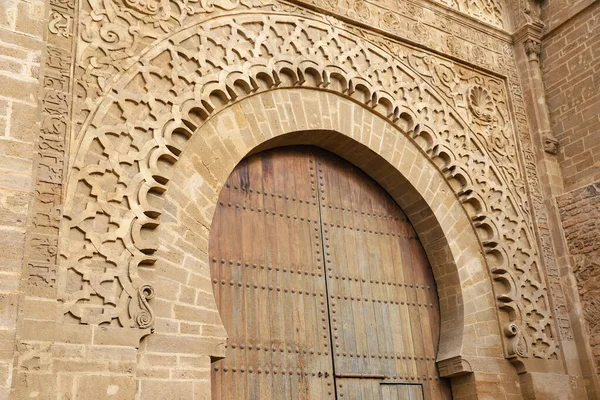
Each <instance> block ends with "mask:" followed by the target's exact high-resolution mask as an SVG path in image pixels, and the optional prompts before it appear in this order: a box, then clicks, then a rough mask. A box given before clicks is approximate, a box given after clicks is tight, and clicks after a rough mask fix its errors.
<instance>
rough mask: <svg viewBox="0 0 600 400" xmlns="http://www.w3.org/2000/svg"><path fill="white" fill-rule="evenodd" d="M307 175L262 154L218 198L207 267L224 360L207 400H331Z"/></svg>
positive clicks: (290, 153)
mask: <svg viewBox="0 0 600 400" xmlns="http://www.w3.org/2000/svg"><path fill="white" fill-rule="evenodd" d="M310 168H314V159H313V158H312V157H309V156H307V154H306V153H305V152H298V151H294V150H293V149H288V150H286V151H282V152H279V153H277V154H270V153H262V154H260V155H257V156H254V157H251V158H248V159H246V160H244V161H242V163H241V164H240V165H239V166H238V167H237V168H236V169H235V171H234V172H233V173H232V175H231V177H230V178H229V180H228V181H227V184H226V185H225V187H224V188H223V190H222V191H221V195H220V197H219V205H218V209H217V210H216V213H215V218H214V222H213V225H212V233H211V235H214V236H211V241H210V257H211V260H212V265H211V274H212V277H213V287H214V290H215V295H216V298H217V302H218V307H219V310H220V313H221V317H222V319H223V324H224V325H225V328H226V330H227V333H228V335H229V340H228V342H227V351H226V358H225V359H223V360H221V361H218V362H215V363H213V371H212V382H213V383H212V387H213V398H215V399H227V400H230V399H277V398H286V399H321V398H322V399H326V398H330V397H331V398H333V369H332V360H331V354H330V349H329V346H330V341H329V326H328V323H327V304H326V294H325V280H324V276H323V263H322V260H321V258H322V255H321V252H322V250H321V246H322V244H321V238H320V225H319V211H318V207H317V199H316V197H313V194H314V193H313V192H315V190H316V181H315V179H313V180H312V181H311V176H310V171H311V170H310ZM213 238H217V239H216V240H214V239H213ZM329 393H332V395H329Z"/></svg>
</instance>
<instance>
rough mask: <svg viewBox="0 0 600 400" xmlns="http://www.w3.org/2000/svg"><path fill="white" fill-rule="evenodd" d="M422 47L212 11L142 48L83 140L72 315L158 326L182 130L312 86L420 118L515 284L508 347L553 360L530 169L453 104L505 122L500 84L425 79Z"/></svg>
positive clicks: (323, 26) (440, 75)
mask: <svg viewBox="0 0 600 400" xmlns="http://www.w3.org/2000/svg"><path fill="white" fill-rule="evenodd" d="M290 29H292V32H294V34H293V35H290V32H291V31H290ZM223 32H227V34H223ZM302 38H311V42H312V43H313V44H314V46H306V45H305V43H303V42H302V40H303V39H302ZM315 47H316V48H315ZM256 49H262V50H261V51H257V50H256ZM412 51H413V50H410V49H409V48H401V46H398V49H397V51H395V53H396V54H395V55H392V54H391V53H390V52H387V51H386V50H383V49H382V47H379V46H375V45H372V44H370V43H369V42H366V41H365V40H363V39H360V38H358V37H357V36H356V35H353V34H351V33H348V32H345V31H343V30H340V29H338V28H336V27H333V26H331V25H330V24H328V23H325V22H321V21H317V20H313V19H310V18H307V17H306V16H303V17H302V18H298V17H297V16H293V15H291V16H284V15H280V14H275V13H272V14H269V15H268V18H266V17H265V14H264V13H263V14H261V15H240V16H236V17H232V16H229V17H227V18H213V19H211V20H210V21H207V22H206V23H204V24H203V25H202V26H190V27H188V28H186V29H184V30H182V31H180V32H177V33H176V34H173V35H171V36H170V37H169V40H168V41H167V40H165V41H162V42H161V44H160V45H157V46H156V47H154V48H153V49H152V50H151V51H149V52H147V53H145V54H144V56H143V57H141V58H140V59H139V60H138V61H137V62H136V63H135V64H133V65H132V66H131V68H129V70H128V71H127V72H126V73H125V74H124V75H123V76H124V78H123V79H122V80H121V81H119V82H118V83H117V84H115V85H114V87H113V90H110V91H108V92H107V93H108V95H107V96H106V98H104V100H103V102H102V105H101V106H99V107H98V108H97V111H96V112H94V113H93V114H92V115H93V116H92V117H91V118H90V120H89V121H88V123H87V124H86V128H85V130H84V131H83V133H82V134H81V139H80V145H79V146H78V147H79V151H78V153H77V155H76V156H75V158H74V161H73V168H74V169H73V171H74V172H73V173H72V174H71V175H70V179H69V183H68V184H69V187H70V189H69V190H67V191H66V193H68V194H69V195H68V196H69V198H68V199H67V202H66V207H65V218H64V220H63V223H64V227H63V228H64V229H63V232H66V233H68V234H65V236H64V243H63V246H62V249H64V251H65V254H64V258H65V265H66V266H67V269H66V270H65V269H62V271H67V273H66V274H65V276H63V279H62V282H63V286H62V296H63V298H65V299H68V301H67V302H65V309H64V312H65V313H70V314H72V315H75V316H76V317H77V318H82V317H79V316H80V315H84V314H85V313H86V312H87V314H85V315H93V316H95V318H96V320H95V321H98V320H99V319H105V320H106V321H107V322H109V321H110V322H112V321H113V320H118V321H119V322H120V323H121V324H122V325H123V326H126V327H142V326H146V325H147V324H149V323H151V322H150V321H152V319H153V316H152V313H151V312H150V310H149V308H148V303H147V300H149V299H150V298H151V297H152V293H153V292H152V290H150V291H148V290H141V288H144V287H145V286H144V285H145V283H144V282H146V281H147V279H142V275H143V276H151V268H148V265H149V264H151V263H152V262H153V261H154V258H153V253H154V251H155V250H156V248H157V246H158V244H157V238H156V236H155V234H154V233H153V230H154V229H155V227H156V226H157V225H158V224H159V223H160V214H161V208H160V205H157V203H156V201H155V199H160V198H161V196H162V193H163V192H164V191H165V190H167V189H168V185H167V183H168V174H166V173H165V170H164V169H165V168H166V169H168V166H169V165H170V164H172V163H174V162H176V161H177V158H178V156H179V154H180V153H181V151H183V148H184V147H185V140H183V141H182V140H181V138H187V137H191V136H192V135H193V133H194V131H195V130H196V129H197V128H198V127H199V126H201V125H202V124H203V123H204V122H205V121H206V119H207V118H209V117H210V115H212V114H214V113H215V112H218V111H219V110H220V109H221V107H223V106H225V105H227V104H230V103H232V102H234V101H238V100H240V99H243V98H245V97H246V96H249V95H251V94H254V93H257V92H259V91H262V90H273V89H277V88H284V87H288V86H289V87H297V86H307V87H312V88H314V89H316V90H322V89H325V88H327V90H338V92H339V95H340V96H346V97H351V98H352V99H353V100H354V101H357V102H362V103H363V104H364V106H365V107H368V108H370V109H372V110H373V111H374V112H376V113H378V114H380V115H381V116H382V117H384V118H387V119H388V121H390V123H395V122H396V121H397V120H398V119H399V117H400V115H401V114H402V115H408V116H410V119H411V120H412V121H413V122H414V126H416V125H419V129H418V130H417V131H412V130H411V129H409V131H407V132H406V134H408V135H412V136H413V137H414V138H416V137H421V139H422V140H420V143H422V146H423V151H424V152H425V153H426V154H427V155H428V156H429V157H431V158H432V159H435V160H437V161H438V163H441V165H439V167H440V169H441V170H442V171H443V173H444V175H445V177H446V179H448V180H450V181H453V182H454V183H455V184H456V186H455V187H456V188H457V189H456V195H457V197H458V199H459V200H460V201H461V202H462V203H463V204H465V210H466V212H467V213H469V215H470V217H471V218H472V220H473V222H474V225H475V226H476V228H477V233H478V235H479V238H480V241H481V244H482V247H483V249H484V253H485V255H486V259H487V260H488V264H489V265H490V268H491V272H492V273H493V274H494V276H495V278H496V279H497V280H498V281H500V282H502V283H503V284H504V289H503V290H502V292H501V293H497V297H498V301H499V308H500V309H501V310H503V311H506V314H507V315H508V319H509V320H510V323H511V324H514V326H516V327H517V328H516V333H515V334H514V335H512V333H511V332H515V329H513V326H512V325H511V329H509V330H505V339H506V341H507V348H509V349H514V352H513V351H512V350H510V351H507V352H508V353H509V354H508V355H509V356H512V354H513V353H514V354H516V355H518V356H521V357H527V356H534V357H539V358H552V357H554V356H555V354H556V340H555V339H554V337H553V334H552V328H551V321H550V313H549V309H548V302H547V297H546V289H545V285H544V283H543V281H542V280H541V274H540V271H539V255H538V253H537V249H536V247H535V243H536V241H535V239H534V235H533V232H532V231H531V221H530V219H529V216H528V212H529V211H528V208H527V205H526V203H527V202H526V201H523V199H522V198H520V196H521V195H522V194H521V193H520V192H521V190H520V189H518V188H521V187H522V180H523V178H522V177H521V176H520V170H519V169H518V168H514V167H511V162H512V161H507V162H506V163H504V162H499V161H498V159H497V158H496V157H495V156H494V155H493V154H492V153H493V150H492V149H491V148H490V145H489V144H488V143H486V140H485V139H484V138H483V133H482V132H484V131H483V130H482V131H481V132H479V133H477V132H475V131H474V130H473V129H475V128H472V127H471V126H470V125H471V124H470V123H469V122H468V119H467V118H466V115H465V113H464V112H463V111H462V110H461V109H460V105H459V104H458V102H456V101H455V100H452V99H453V98H455V97H456V96H455V95H456V94H457V93H462V94H461V96H464V93H465V91H467V90H468V91H469V95H467V96H466V97H467V99H466V100H465V101H466V102H467V103H468V104H467V105H465V106H464V107H465V110H466V109H468V110H470V112H472V113H473V115H476V116H475V118H476V119H477V120H478V121H481V122H482V126H483V125H486V124H489V123H488V122H487V121H488V120H489V119H490V115H492V117H491V118H492V119H493V118H494V116H493V111H492V110H491V108H490V101H489V99H488V96H489V95H490V93H492V92H491V91H490V89H488V88H485V89H483V87H480V88H475V87H474V86H473V83H472V82H462V81H461V80H460V79H459V78H457V77H456V76H453V74H452V71H453V70H454V69H456V68H457V67H456V66H455V65H454V64H452V63H450V62H444V63H440V64H439V65H436V66H432V68H433V70H434V72H433V73H431V76H425V75H421V74H420V73H418V72H417V71H416V70H415V68H413V67H411V66H409V65H408V63H407V61H406V60H407V58H408V55H409V54H411V52H412ZM175 55H177V57H175ZM199 55H201V57H199ZM441 64H444V65H441ZM431 65H433V63H432V64H431ZM190 71H196V73H194V74H190ZM307 77H311V79H306V78H307ZM284 78H285V79H284ZM333 81H336V82H337V83H339V84H336V85H330V83H331V82H333ZM438 85H442V86H444V87H448V94H447V95H441V94H440V91H439V90H438V89H436V87H437V86H438ZM158 88H160V89H158ZM336 88H337V89H336ZM499 93H501V92H499ZM492 97H493V96H492ZM215 99H219V101H218V102H216V100H215ZM504 102H505V100H504ZM473 110H475V111H473ZM475 113H477V114H475ZM132 127H135V129H133V130H132ZM506 132H510V128H506ZM159 165H160V167H159ZM523 192H524V191H523ZM149 197H152V198H153V200H152V201H150V200H149ZM76 271H79V272H76ZM146 288H147V287H146ZM140 290H141V291H140ZM131 302H135V303H134V306H133V308H128V304H129V303H131ZM92 304H93V306H92ZM115 304H116V306H115ZM90 307H91V309H89V308H90ZM85 309H89V310H87V311H86V310H85ZM127 314H128V315H127ZM82 322H83V321H82ZM509 335H512V336H509ZM515 337H516V338H518V339H517V340H516V343H517V344H516V345H513V344H512V343H513V338H515Z"/></svg>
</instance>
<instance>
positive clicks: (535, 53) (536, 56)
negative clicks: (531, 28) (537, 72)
mask: <svg viewBox="0 0 600 400" xmlns="http://www.w3.org/2000/svg"><path fill="white" fill-rule="evenodd" d="M523 44H524V46H525V54H527V57H528V58H529V61H539V60H540V54H541V53H542V43H541V42H540V41H539V40H537V39H532V38H529V39H527V40H525V42H524V43H523Z"/></svg>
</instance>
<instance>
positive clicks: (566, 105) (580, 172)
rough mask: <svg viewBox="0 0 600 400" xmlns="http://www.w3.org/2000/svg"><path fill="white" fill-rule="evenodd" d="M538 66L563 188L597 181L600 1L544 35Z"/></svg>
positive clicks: (599, 153)
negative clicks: (541, 72)
mask: <svg viewBox="0 0 600 400" xmlns="http://www.w3.org/2000/svg"><path fill="white" fill-rule="evenodd" d="M550 3H553V2H550ZM567 3H568V2H562V4H567ZM557 4H561V2H558V3H557ZM556 7H558V6H556ZM548 10H549V11H550V10H554V8H552V9H550V8H549V7H548ZM559 11H560V10H556V11H553V12H556V13H559V14H560V12H559ZM549 17H550V16H549ZM542 68H543V78H544V84H545V87H546V96H547V101H548V111H549V113H550V120H551V123H552V131H553V133H554V135H555V136H556V138H557V139H558V141H559V162H560V165H561V169H562V174H563V179H564V186H565V190H567V191H568V190H572V189H575V188H578V187H581V186H583V185H587V184H590V183H593V182H596V181H598V180H600V118H599V114H600V112H599V110H600V92H599V91H598V86H600V2H598V1H596V2H594V3H593V4H591V5H590V6H589V7H587V8H586V9H584V10H582V11H581V12H580V13H579V14H577V15H576V16H574V17H573V18H572V19H570V20H568V21H564V23H562V25H560V26H558V27H556V29H554V30H552V31H550V32H549V33H548V34H547V35H546V37H545V38H544V40H543V42H542Z"/></svg>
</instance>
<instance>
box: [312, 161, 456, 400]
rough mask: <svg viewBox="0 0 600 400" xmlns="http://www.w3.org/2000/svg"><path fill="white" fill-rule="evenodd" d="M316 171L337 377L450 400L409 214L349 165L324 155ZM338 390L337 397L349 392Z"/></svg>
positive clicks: (427, 274)
mask: <svg viewBox="0 0 600 400" xmlns="http://www.w3.org/2000/svg"><path fill="white" fill-rule="evenodd" d="M317 166H318V183H319V204H320V209H321V219H322V222H321V223H322V225H323V241H324V246H325V251H326V258H325V262H326V272H327V274H326V278H327V285H328V294H329V312H330V318H331V326H332V338H333V349H334V368H335V372H336V376H344V375H361V374H362V375H370V376H372V375H382V376H385V377H386V378H388V379H393V380H395V381H403V382H407V383H418V384H419V385H422V386H423V388H424V391H425V393H426V398H434V399H438V398H446V397H444V396H445V394H444V393H445V392H447V390H446V388H444V387H442V386H445V382H444V383H442V384H440V381H439V378H438V376H437V370H436V367H435V355H436V354H435V347H436V345H437V341H438V336H439V332H438V328H437V326H438V325H439V317H438V314H437V312H436V311H434V309H437V304H438V301H437V297H436V291H435V284H434V281H433V276H432V274H431V268H430V267H429V264H428V262H427V258H426V256H425V253H424V251H423V248H422V246H421V244H420V242H419V241H418V238H417V236H416V233H415V232H414V230H413V228H412V226H411V225H410V223H409V222H408V220H407V217H406V215H405V214H404V213H403V212H402V210H401V209H400V208H399V207H398V206H397V205H396V204H395V203H394V202H393V200H392V199H391V198H390V197H389V195H388V194H387V193H386V192H385V191H384V190H383V189H381V188H380V187H379V186H378V185H377V184H375V183H374V182H373V181H372V180H371V179H370V178H368V177H367V176H366V175H365V174H364V173H363V172H362V171H360V170H359V169H357V168H355V167H353V166H352V165H350V164H349V163H347V162H345V161H343V160H341V159H339V158H337V157H326V156H320V157H318V158H317ZM434 327H435V328H434ZM369 382H370V383H369V384H368V385H373V384H377V382H376V381H374V380H372V379H371V380H370V381H369ZM340 384H341V383H340V380H339V379H338V383H337V385H338V387H337V390H338V395H340V394H343V393H344V392H345V391H346V390H350V389H349V387H350V386H351V385H347V386H346V389H343V388H341V387H340ZM419 387H421V386H419ZM385 390H386V393H394V390H396V389H393V390H392V389H390V388H387V389H385ZM398 390H400V389H398ZM350 392H351V391H350ZM350 392H348V393H350ZM399 393H400V392H399ZM381 395H382V396H383V392H381Z"/></svg>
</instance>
